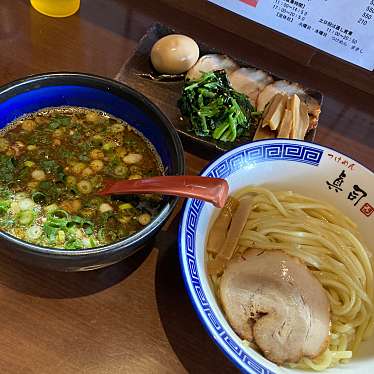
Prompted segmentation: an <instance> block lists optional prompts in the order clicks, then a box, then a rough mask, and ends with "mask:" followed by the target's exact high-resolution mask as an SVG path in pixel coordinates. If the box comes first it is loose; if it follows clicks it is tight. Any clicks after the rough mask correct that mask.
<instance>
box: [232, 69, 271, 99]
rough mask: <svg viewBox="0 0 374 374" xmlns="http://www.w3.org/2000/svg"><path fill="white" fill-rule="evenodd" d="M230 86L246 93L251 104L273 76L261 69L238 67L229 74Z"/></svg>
mask: <svg viewBox="0 0 374 374" xmlns="http://www.w3.org/2000/svg"><path fill="white" fill-rule="evenodd" d="M229 80H230V83H231V86H232V88H233V89H234V90H235V91H238V92H240V93H243V94H244V95H246V96H247V97H248V99H249V101H250V102H251V104H252V105H253V106H256V101H257V97H258V95H259V93H260V92H261V91H262V90H263V89H264V88H265V87H266V86H267V85H268V84H270V83H271V82H273V78H272V77H271V76H270V75H269V74H267V73H265V72H264V71H262V70H258V69H252V68H240V69H237V70H235V71H234V72H233V73H231V74H230V75H229Z"/></svg>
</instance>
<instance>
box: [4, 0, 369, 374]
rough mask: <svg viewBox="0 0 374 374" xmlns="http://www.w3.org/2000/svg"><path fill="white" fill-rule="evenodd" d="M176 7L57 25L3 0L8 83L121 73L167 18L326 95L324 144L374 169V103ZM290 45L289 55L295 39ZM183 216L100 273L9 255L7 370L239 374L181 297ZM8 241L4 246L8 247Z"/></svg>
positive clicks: (117, 6)
mask: <svg viewBox="0 0 374 374" xmlns="http://www.w3.org/2000/svg"><path fill="white" fill-rule="evenodd" d="M186 3H187V2H186ZM173 5H174V6H173V7H170V6H168V5H165V4H164V3H161V2H159V1H156V0H155V1H146V0H126V1H125V0H122V1H121V0H83V1H82V5H81V10H80V12H79V13H77V14H76V15H74V16H72V17H69V18H66V19H54V18H48V17H45V16H43V15H41V14H38V13H37V12H36V11H34V10H33V9H32V8H31V7H30V5H29V2H28V1H27V0H2V1H1V6H0V84H3V83H6V82H9V81H11V80H13V79H17V78H20V77H22V76H25V75H29V74H34V73H40V72H46V71H82V72H89V73H94V74H100V75H103V76H107V77H114V76H115V75H116V74H117V73H118V71H119V69H120V67H121V66H122V65H123V63H124V61H126V59H127V58H128V57H129V56H130V55H131V51H132V49H133V48H134V47H135V46H136V44H137V41H138V40H139V38H140V37H141V36H142V35H143V34H144V32H145V31H146V30H147V28H148V27H149V26H150V25H151V24H152V23H154V22H155V21H159V22H163V23H166V24H170V25H171V26H172V27H176V28H178V29H179V30H181V31H183V32H185V33H188V34H190V35H192V36H195V37H199V39H202V40H204V41H205V42H206V43H214V45H215V46H217V48H222V49H224V50H229V49H230V50H232V53H233V54H235V56H238V57H242V58H243V59H246V60H249V61H250V62H251V63H253V64H254V65H257V66H260V67H263V68H265V69H267V70H270V71H272V72H273V73H274V74H277V75H280V76H289V77H290V79H292V80H295V81H299V82H301V83H302V84H304V85H306V86H312V87H315V88H316V89H319V90H321V91H322V92H323V93H324V96H325V101H324V107H323V113H322V116H321V119H320V124H319V130H318V134H317V139H316V140H317V141H318V142H320V143H322V144H324V145H328V146H333V147H336V148H337V149H339V150H340V151H342V152H345V153H347V154H349V155H351V156H352V157H353V158H355V159H357V160H358V161H360V162H362V163H363V164H364V165H366V166H367V167H369V168H370V169H374V150H373V145H374V136H373V135H374V131H373V129H374V105H373V102H374V98H373V96H371V95H370V94H368V93H365V92H364V91H360V90H359V89H357V88H354V85H353V84H349V82H342V81H341V80H337V79H334V78H332V77H331V76H329V75H327V74H326V75H325V74H323V73H322V72H319V71H316V70H315V69H311V68H307V67H305V66H304V65H303V64H302V63H300V62H295V61H294V60H292V59H289V58H287V57H285V56H284V55H278V54H274V52H273V51H272V50H271V48H265V47H264V46H261V45H259V44H256V43H253V42H251V41H249V40H248V39H245V38H239V37H238V36H236V35H234V34H231V33H229V32H227V31H225V30H222V29H218V28H216V27H215V26H214V25H212V24H209V23H206V22H204V21H202V20H201V19H199V18H198V17H196V18H194V17H191V16H190V15H188V14H187V13H185V12H184V11H182V10H178V9H177V8H176V7H175V6H177V5H176V4H173ZM220 16H221V17H222V15H220ZM282 40H283V39H282ZM265 42H266V43H271V40H267V41H266V40H265ZM265 42H264V44H266V43H265ZM284 43H285V45H287V48H289V49H290V50H291V49H292V43H293V42H292V41H291V40H289V39H286V41H284ZM289 43H291V44H289ZM320 63H321V64H323V61H321V62H320ZM356 86H357V85H356ZM0 115H1V113H0ZM188 151H189V152H190V153H186V159H187V163H188V168H189V172H190V173H193V174H196V173H198V172H199V170H200V169H201V168H202V167H203V166H204V165H205V164H206V162H207V160H204V159H202V158H200V157H198V156H196V155H193V153H194V149H193V147H191V148H189V149H188ZM178 219H179V216H178V214H177V213H175V215H174V220H173V221H171V222H169V223H168V224H167V225H166V226H165V228H164V230H163V231H162V232H161V233H160V234H159V235H158V237H157V238H156V240H155V243H154V244H153V245H152V246H150V247H149V248H148V249H147V250H145V251H142V252H139V253H138V254H137V255H135V256H133V257H132V258H130V259H128V260H126V261H124V262H122V263H119V264H117V265H115V266H112V267H109V268H106V269H102V270H100V271H95V272H89V273H77V274H64V273H54V272H47V271H44V270H40V269H37V268H30V267H26V266H24V265H21V264H19V263H17V262H15V261H14V260H10V259H8V258H6V257H4V256H2V255H1V254H0V346H1V349H0V373H2V374H8V373H9V374H13V373H15V374H19V373H21V374H23V373H27V374H44V373H53V374H60V373H64V374H65V373H68V374H70V373H94V374H96V373H97V374H106V373H108V374H109V373H110V374H117V373H235V372H237V371H236V369H235V368H234V366H233V365H232V364H231V363H230V362H229V361H228V360H227V359H226V357H225V356H224V355H223V354H222V353H221V352H220V350H219V349H218V348H217V347H216V346H215V344H214V343H213V342H212V340H211V339H210V338H209V337H208V335H207V334H206V332H205V331H204V329H203V327H202V326H201V324H200V322H199V320H198V318H197V316H196V314H195V313H194V311H193V308H192V306H191V304H190V302H189V300H188V297H187V294H186V292H185V290H184V286H183V282H182V278H181V274H180V270H179V262H178V257H177V244H176V231H177V226H178ZM5 245H6V244H5V243H4V242H0V252H1V248H2V247H4V246H5Z"/></svg>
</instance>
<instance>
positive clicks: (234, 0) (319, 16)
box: [209, 0, 374, 70]
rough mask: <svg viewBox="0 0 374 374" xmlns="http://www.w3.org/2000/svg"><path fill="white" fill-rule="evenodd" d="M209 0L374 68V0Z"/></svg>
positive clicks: (351, 60) (356, 63) (347, 58)
mask: <svg viewBox="0 0 374 374" xmlns="http://www.w3.org/2000/svg"><path fill="white" fill-rule="evenodd" d="M209 1H210V2H211V3H214V4H217V5H220V6H221V7H223V8H226V9H228V10H230V11H232V12H235V13H237V14H240V15H241V16H243V17H246V18H248V19H251V20H253V21H256V22H258V23H261V24H262V25H265V26H267V27H270V28H272V29H274V30H277V31H279V32H281V33H283V34H286V35H289V36H291V37H293V38H295V39H298V40H300V41H302V42H304V43H307V44H310V45H312V46H313V47H316V48H319V49H321V50H323V51H325V52H327V53H330V54H332V55H334V56H337V57H339V58H341V59H343V60H346V61H349V62H351V63H353V64H355V65H359V66H361V67H363V68H365V69H368V70H374V0H209ZM254 38H255V36H254Z"/></svg>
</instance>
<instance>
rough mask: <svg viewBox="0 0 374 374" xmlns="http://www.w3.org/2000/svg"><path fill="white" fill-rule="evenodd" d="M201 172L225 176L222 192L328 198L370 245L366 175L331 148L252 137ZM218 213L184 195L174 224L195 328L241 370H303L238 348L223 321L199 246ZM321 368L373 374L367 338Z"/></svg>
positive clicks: (372, 209)
mask: <svg viewBox="0 0 374 374" xmlns="http://www.w3.org/2000/svg"><path fill="white" fill-rule="evenodd" d="M202 175H204V176H209V177H220V178H225V179H226V180H227V181H228V183H229V185H230V193H234V192H235V191H237V190H239V189H241V188H243V187H244V186H247V185H257V186H264V187H269V188H271V189H273V190H292V191H294V192H297V193H300V194H303V195H306V196H310V197H313V198H316V199H320V200H322V201H326V202H329V203H331V204H333V205H334V206H335V207H336V208H338V209H340V210H341V211H342V212H343V213H344V214H346V215H347V216H348V217H350V218H351V219H352V220H353V221H354V222H355V223H356V224H358V226H359V229H360V231H361V233H362V234H363V237H364V240H365V241H366V243H367V244H368V245H369V247H370V246H371V250H374V243H373V239H372V238H373V236H372V235H373V231H374V174H373V173H372V172H371V171H370V170H368V169H367V168H365V167H364V166H362V165H360V164H359V163H358V162H357V161H354V160H352V159H351V158H349V157H348V156H346V155H343V154H341V153H339V152H337V151H335V150H333V149H330V148H327V147H323V146H321V145H317V144H313V143H307V142H302V141H293V140H281V139H273V140H263V141H257V142H253V143H249V144H246V145H243V146H241V147H238V148H235V149H233V150H232V151H230V152H227V153H225V154H224V155H222V156H221V157H219V158H218V159H217V160H215V161H214V162H212V163H211V164H210V165H209V166H208V167H207V168H206V169H205V170H204V172H203V173H202ZM357 187H359V188H360V189H361V190H362V191H364V192H365V193H366V196H364V194H363V193H362V192H360V190H358V189H357ZM355 188H356V190H357V191H355V190H354V189H355ZM352 192H355V193H352ZM350 193H351V194H350ZM356 195H357V196H356ZM218 212H219V210H218V209H217V208H214V207H213V206H212V205H211V204H209V203H205V202H202V201H200V200H195V199H188V200H187V201H186V204H185V208H184V213H183V216H182V220H181V223H180V229H179V255H180V261H181V266H182V273H183V276H184V280H185V284H186V288H187V290H188V292H189V295H190V298H191V301H192V304H193V305H194V307H195V310H196V312H197V314H198V315H199V317H200V319H201V321H202V323H203V325H204V326H205V328H206V329H207V330H208V332H209V334H210V335H211V337H212V338H213V340H214V341H215V342H216V344H218V346H219V347H220V348H221V349H222V350H223V352H224V353H225V354H226V355H227V357H228V358H229V359H230V360H231V361H233V362H234V363H235V364H236V365H237V366H238V368H239V369H241V370H242V371H244V372H247V373H256V374H257V373H262V374H265V373H269V374H270V373H289V374H291V373H293V374H296V373H310V371H304V370H296V369H289V368H285V367H281V366H277V365H275V364H274V363H272V362H270V361H268V360H267V359H265V358H264V357H263V356H262V355H261V354H259V353H257V352H256V351H254V350H253V349H251V348H248V347H247V346H245V345H244V344H243V343H242V341H241V339H240V338H239V337H238V336H237V335H236V333H235V332H234V331H233V329H232V328H231V327H230V325H229V324H228V322H227V321H226V319H225V317H224V315H223V313H222V311H221V309H220V307H219V306H218V304H217V302H216V299H215V296H214V292H213V289H212V288H211V286H210V283H209V280H208V275H207V272H206V266H205V260H206V254H205V245H206V242H207V237H208V233H209V229H210V227H211V225H212V223H213V221H214V219H215V217H217V215H218ZM342 369H343V370H342ZM327 372H328V373H329V374H335V373H339V374H340V373H342V372H344V373H345V374H357V373H360V374H366V373H367V374H369V373H374V337H372V338H371V339H369V340H368V341H365V342H363V343H362V344H361V346H360V348H359V352H356V354H355V355H354V358H353V359H352V360H351V361H350V363H348V364H345V365H340V366H338V367H336V368H333V369H328V371H327Z"/></svg>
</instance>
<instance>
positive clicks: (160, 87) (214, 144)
mask: <svg viewBox="0 0 374 374" xmlns="http://www.w3.org/2000/svg"><path fill="white" fill-rule="evenodd" d="M174 33H177V31H176V30H174V29H172V28H170V27H169V26H166V25H164V24H160V23H156V24H154V25H153V26H151V27H150V28H149V29H148V31H147V32H146V34H145V35H144V36H143V37H142V38H141V40H140V41H139V43H138V45H137V47H136V49H135V51H134V52H133V54H132V55H131V56H130V58H129V59H128V60H127V61H126V62H125V63H124V65H123V66H122V68H121V70H120V71H119V73H118V74H117V76H116V77H115V79H117V80H119V81H121V82H123V83H125V84H127V85H128V86H130V87H132V88H134V89H136V90H137V91H139V92H141V93H142V94H143V95H145V96H146V97H147V98H148V99H150V100H151V101H152V102H153V103H154V104H156V105H157V106H158V107H159V108H160V109H161V110H162V112H163V113H164V114H165V115H166V116H167V117H168V118H169V120H170V121H171V123H172V124H173V126H174V127H175V128H176V130H177V131H178V133H179V135H180V136H181V138H182V141H183V144H184V146H185V147H186V149H187V150H188V151H190V152H192V153H196V154H198V155H199V156H201V157H203V158H205V159H209V158H212V157H215V156H217V155H219V154H221V153H223V152H226V151H229V150H230V149H232V148H234V147H237V146H239V145H242V144H245V143H249V142H251V140H250V139H249V138H245V137H242V138H240V140H237V141H235V142H232V143H231V142H221V141H217V140H214V139H212V138H210V137H201V136H197V135H195V134H194V133H193V132H191V131H189V130H188V128H189V120H188V118H186V117H183V116H182V115H181V113H180V111H179V108H178V106H177V101H178V99H179V98H180V97H181V94H182V87H183V83H184V82H183V80H182V79H181V80H179V81H174V82H172V81H168V82H166V81H155V80H151V79H149V78H145V77H142V76H141V75H143V74H145V75H146V74H153V75H157V74H156V72H155V71H154V69H153V67H152V64H151V61H150V53H151V49H152V46H153V44H154V43H155V42H156V41H157V40H159V39H160V38H162V37H164V36H166V35H169V34H174ZM196 42H197V44H198V45H199V48H200V56H202V55H205V54H208V53H222V54H227V55H228V56H230V57H231V58H233V59H234V60H235V61H236V62H237V63H238V65H239V66H241V67H252V68H256V66H251V65H249V64H248V63H247V62H245V61H242V60H238V59H235V57H234V56H231V55H230V53H229V51H218V50H217V49H215V48H212V47H209V46H207V45H206V44H204V43H203V42H200V41H199V40H196ZM269 74H270V75H271V76H272V77H273V78H274V80H280V79H286V78H281V77H277V76H274V75H273V74H271V73H269ZM304 89H305V91H306V92H307V93H308V95H310V96H312V97H313V98H315V99H316V100H317V102H318V103H319V104H320V106H322V101H323V96H322V94H321V92H319V91H316V90H313V89H309V88H304ZM315 134H316V128H315V129H313V130H311V131H309V132H308V134H307V136H306V138H305V140H308V141H313V140H314V138H315Z"/></svg>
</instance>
